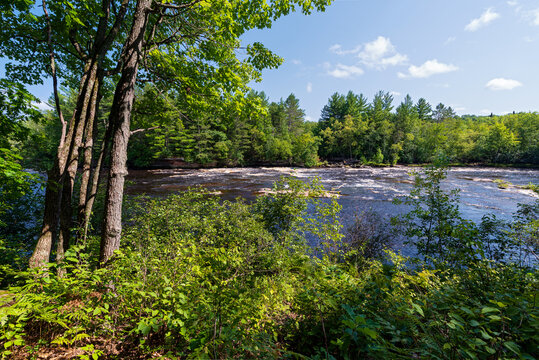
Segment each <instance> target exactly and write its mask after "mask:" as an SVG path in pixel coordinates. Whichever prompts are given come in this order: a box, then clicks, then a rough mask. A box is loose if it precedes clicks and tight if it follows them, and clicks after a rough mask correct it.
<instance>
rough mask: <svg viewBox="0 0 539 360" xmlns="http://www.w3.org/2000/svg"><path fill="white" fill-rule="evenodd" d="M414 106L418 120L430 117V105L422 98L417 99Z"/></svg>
mask: <svg viewBox="0 0 539 360" xmlns="http://www.w3.org/2000/svg"><path fill="white" fill-rule="evenodd" d="M415 108H416V111H417V116H418V117H419V119H420V120H422V121H426V120H431V119H432V107H431V106H430V104H429V103H428V102H427V100H425V99H424V98H420V99H419V100H417V104H416V105H415Z"/></svg>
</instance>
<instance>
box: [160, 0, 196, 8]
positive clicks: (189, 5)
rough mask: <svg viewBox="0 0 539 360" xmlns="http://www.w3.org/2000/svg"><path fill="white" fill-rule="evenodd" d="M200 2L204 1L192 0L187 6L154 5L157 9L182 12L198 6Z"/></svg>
mask: <svg viewBox="0 0 539 360" xmlns="http://www.w3.org/2000/svg"><path fill="white" fill-rule="evenodd" d="M201 1H204V0H193V1H191V2H190V3H187V4H181V5H174V4H164V3H159V4H156V5H157V6H158V7H161V8H165V9H172V10H184V9H188V8H190V7H191V6H193V5H196V4H198V3H199V2H201Z"/></svg>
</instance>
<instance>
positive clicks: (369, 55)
mask: <svg viewBox="0 0 539 360" xmlns="http://www.w3.org/2000/svg"><path fill="white" fill-rule="evenodd" d="M358 58H359V59H360V61H361V62H362V63H363V64H365V65H367V66H369V67H376V68H385V67H387V66H395V65H402V64H404V63H406V62H407V61H408V56H406V55H403V54H399V53H398V52H397V51H396V49H395V46H393V44H392V43H391V40H389V38H386V37H383V36H378V37H377V38H376V40H373V41H371V42H368V43H366V44H365V45H363V51H361V52H360V53H359V54H358Z"/></svg>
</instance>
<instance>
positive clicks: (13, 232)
mask: <svg viewBox="0 0 539 360" xmlns="http://www.w3.org/2000/svg"><path fill="white" fill-rule="evenodd" d="M35 100H36V99H35V98H34V97H33V96H32V95H30V94H29V93H28V92H27V91H26V89H25V88H24V87H23V86H22V85H20V84H18V83H14V82H11V81H7V80H4V79H0V287H2V288H3V287H4V286H6V284H7V283H9V282H11V281H13V276H14V275H15V274H16V272H17V271H20V270H23V269H24V268H25V267H26V264H27V260H28V256H29V253H30V252H31V251H32V249H33V246H34V232H35V229H34V226H35V225H36V223H37V218H38V217H39V215H40V209H41V207H40V200H41V196H40V182H41V178H40V176H39V175H38V174H35V173H31V172H29V171H25V170H24V169H23V167H22V165H21V161H22V157H21V156H20V155H19V154H18V150H17V146H18V145H19V144H20V143H21V142H23V141H25V140H26V137H27V135H28V128H27V127H26V124H27V123H28V122H30V121H33V122H37V121H39V120H40V117H41V114H40V113H39V111H38V110H37V109H35V108H34V107H33V106H32V102H33V101H35Z"/></svg>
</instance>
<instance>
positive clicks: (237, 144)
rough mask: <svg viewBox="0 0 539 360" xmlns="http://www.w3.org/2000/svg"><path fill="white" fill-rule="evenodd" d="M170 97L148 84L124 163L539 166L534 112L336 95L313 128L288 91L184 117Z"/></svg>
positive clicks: (380, 96) (381, 94)
mask: <svg viewBox="0 0 539 360" xmlns="http://www.w3.org/2000/svg"><path fill="white" fill-rule="evenodd" d="M175 98H176V97H175V95H171V94H167V95H166V98H163V99H159V98H158V96H157V94H156V89H155V88H152V87H147V88H145V89H141V90H140V96H139V97H138V98H137V99H138V100H137V103H136V104H135V108H134V114H133V124H136V126H137V127H143V128H147V129H152V130H150V131H147V132H143V133H140V134H139V135H137V136H135V137H134V138H133V140H132V141H131V144H130V148H129V160H128V161H129V163H130V165H131V166H134V167H146V166H149V165H151V163H152V162H153V161H154V160H156V159H163V158H181V159H183V160H184V161H186V162H190V163H197V164H200V165H205V164H206V165H208V164H209V165H213V166H238V165H239V166H242V165H260V164H286V165H299V166H316V165H320V164H322V163H323V162H324V161H351V162H359V163H361V164H385V165H395V164H397V163H402V164H422V163H429V162H432V161H433V159H434V158H435V157H437V156H439V155H440V154H443V155H444V156H445V157H447V158H448V159H449V160H450V161H452V162H454V163H466V164H470V163H482V164H493V163H498V164H519V163H520V164H523V163H525V164H538V163H539V114H538V113H536V112H519V113H513V114H507V115H493V114H491V115H490V116H475V115H464V116H457V115H456V114H455V112H454V110H453V109H452V108H451V107H450V106H446V105H444V104H442V103H439V104H438V105H436V106H435V107H433V106H432V105H430V104H429V103H428V102H427V101H426V100H425V99H424V98H420V99H419V100H417V102H415V103H414V101H413V100H412V98H411V97H410V96H409V95H407V96H406V97H405V98H404V100H403V101H402V102H401V103H400V104H398V105H397V106H396V107H395V105H394V99H393V96H392V95H391V94H389V93H387V92H383V91H380V92H378V93H376V94H375V95H374V97H373V99H372V101H370V102H369V101H368V99H367V97H366V96H364V95H363V94H359V95H357V94H355V93H353V92H352V91H350V92H348V93H347V94H346V95H345V94H339V93H335V94H333V95H332V96H331V97H330V98H329V100H328V103H327V104H326V105H325V106H324V108H323V109H322V111H321V116H320V119H319V121H318V122H308V121H305V111H304V110H303V109H301V107H300V104H299V99H298V98H297V97H296V96H295V95H294V94H290V95H289V96H288V97H286V99H284V100H283V99H281V100H279V101H278V102H270V101H269V100H268V99H267V97H266V95H265V94H264V93H263V92H261V93H257V92H250V93H249V94H247V95H246V97H245V101H246V102H247V103H248V104H249V106H248V107H246V108H243V109H242V111H241V112H239V111H237V110H236V109H234V108H227V109H225V110H224V111H223V110H221V109H218V110H216V109H207V110H206V111H205V112H203V113H196V112H181V111H180V110H179V109H181V106H180V105H179V104H178V103H177V101H176V100H175ZM156 99H158V100H156ZM164 124H167V125H164Z"/></svg>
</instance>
